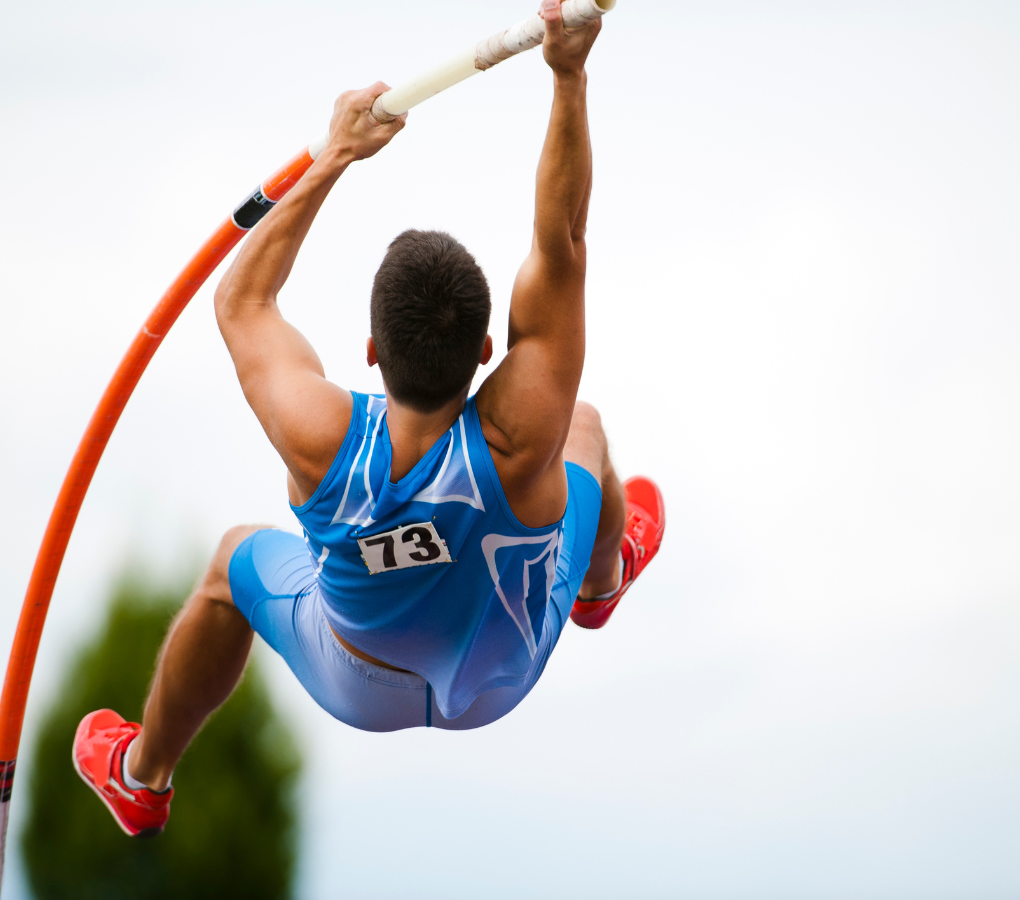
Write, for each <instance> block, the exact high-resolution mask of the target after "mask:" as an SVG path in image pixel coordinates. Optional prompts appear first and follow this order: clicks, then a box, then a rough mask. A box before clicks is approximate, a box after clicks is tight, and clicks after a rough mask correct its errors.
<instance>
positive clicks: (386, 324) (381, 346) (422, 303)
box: [372, 229, 492, 412]
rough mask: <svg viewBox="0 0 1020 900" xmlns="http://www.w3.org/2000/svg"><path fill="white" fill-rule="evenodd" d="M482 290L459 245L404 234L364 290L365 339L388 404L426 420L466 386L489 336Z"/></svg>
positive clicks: (485, 287) (427, 234)
mask: <svg viewBox="0 0 1020 900" xmlns="http://www.w3.org/2000/svg"><path fill="white" fill-rule="evenodd" d="M491 311H492V303H491V301H490V299H489V284H488V282H487V281H486V280H485V275H484V274H482V270H481V269H480V268H479V267H478V263H476V262H475V258H474V257H473V256H472V255H471V254H470V253H468V251H467V248H465V247H464V245H463V244H461V243H460V241H458V240H455V239H454V238H452V237H451V236H450V235H448V234H446V232H443V231H415V230H413V229H412V230H409V231H405V232H404V233H403V234H401V235H399V236H398V237H397V238H396V239H395V240H394V241H393V243H392V244H390V246H389V249H388V250H387V251H386V256H385V257H384V258H383V261H382V265H380V266H379V271H378V272H376V273H375V282H374V284H373V285H372V339H373V341H375V352H376V357H377V358H378V360H379V368H380V369H381V370H382V376H383V380H384V381H385V382H386V387H387V389H388V390H389V392H390V394H392V395H393V397H394V399H396V400H399V401H400V402H401V403H404V404H406V405H407V406H410V407H411V408H413V409H416V410H418V411H419V412H433V411H435V410H437V409H439V407H441V406H442V405H443V404H444V403H447V402H448V401H450V400H452V399H453V398H454V397H456V396H457V395H458V394H459V393H460V392H461V391H463V390H464V388H465V387H466V386H467V385H469V384H470V383H471V379H472V378H473V377H474V374H475V369H477V368H478V361H479V358H480V357H481V355H482V347H483V346H484V344H485V335H486V332H487V331H488V328H489V313H490V312H491Z"/></svg>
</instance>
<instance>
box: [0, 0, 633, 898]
mask: <svg viewBox="0 0 1020 900" xmlns="http://www.w3.org/2000/svg"><path fill="white" fill-rule="evenodd" d="M615 5H616V0H566V2H564V4H563V7H562V9H563V21H564V23H565V24H566V25H567V26H568V27H577V26H579V25H582V24H584V23H585V22H588V21H590V20H592V19H594V18H597V17H598V16H601V15H603V14H604V13H606V12H608V11H609V10H611V9H612V8H613V7H614V6H615ZM544 34H545V22H544V21H543V20H542V19H541V17H540V16H537V15H536V16H532V17H531V18H529V19H525V20H524V21H523V22H520V23H518V24H517V25H515V26H513V27H512V28H508V29H506V30H505V31H501V32H500V33H499V34H496V35H493V36H492V37H490V38H488V39H487V40H484V41H481V42H479V43H478V44H477V45H476V46H475V47H473V48H471V50H470V51H467V52H465V53H462V54H460V55H459V56H457V57H454V58H453V59H452V60H450V61H449V62H447V63H445V64H444V65H442V66H440V67H439V68H438V69H433V70H432V71H430V72H428V73H426V74H425V75H423V76H421V77H419V78H416V79H413V80H412V81H409V82H407V83H406V84H403V85H400V86H399V87H397V88H394V89H393V90H390V91H387V92H386V93H384V94H382V95H381V96H380V97H379V99H378V100H377V101H376V104H375V106H374V107H373V109H372V113H373V115H375V117H376V118H377V119H379V120H380V121H389V120H391V119H393V118H394V117H395V116H398V115H402V114H403V113H405V112H407V110H409V109H410V108H411V107H413V106H417V105H418V104H419V103H421V102H423V101H424V100H427V99H428V98H429V97H433V96H435V95H436V94H438V93H439V92H440V91H444V90H446V88H448V87H452V86H453V85H455V84H457V83H458V82H460V81H463V80H464V79H465V78H468V77H470V76H471V75H474V74H476V73H477V72H482V71H485V70H486V69H488V68H491V67H492V66H494V65H496V64H497V63H499V62H502V61H503V60H504V59H509V58H510V57H511V56H514V55H516V54H518V53H521V52H522V51H524V50H528V49H530V48H531V47H535V46H537V45H538V44H540V43H542V38H543V36H544ZM327 137H328V136H327ZM327 137H323V138H320V139H319V140H318V141H315V142H313V143H312V144H311V145H310V146H309V147H308V148H307V149H306V150H303V151H302V152H301V153H299V154H298V155H297V156H295V157H294V158H293V159H292V160H290V162H288V163H287V164H286V165H285V166H283V167H282V168H281V169H279V170H277V171H276V172H274V173H273V174H272V175H271V176H270V177H269V178H267V179H266V180H265V181H264V182H262V184H261V185H259V187H257V188H256V189H255V190H254V191H252V192H251V193H250V194H249V195H248V196H247V197H246V198H245V199H244V201H242V202H241V203H240V204H239V205H238V207H237V208H236V209H235V210H234V212H233V213H232V214H231V216H230V217H229V218H228V219H226V220H225V221H224V222H223V223H222V224H221V225H220V226H219V228H217V229H216V231H214V232H213V234H212V235H211V236H210V237H209V239H208V240H206V242H205V243H204V244H203V245H202V247H201V248H200V249H199V251H198V253H196V254H195V256H194V257H193V258H192V259H191V261H190V262H189V263H188V264H187V265H186V266H185V267H184V269H183V271H182V272H181V273H180V275H178V276H177V278H176V280H175V281H174V282H173V284H171V285H170V287H169V288H168V289H167V291H166V293H165V294H163V296H162V298H160V301H159V303H158V304H156V308H155V309H153V311H152V312H151V313H150V314H149V317H148V318H147V319H146V320H145V324H144V325H143V326H142V328H141V330H140V331H139V332H138V334H137V335H136V336H135V339H134V340H133V341H132V342H131V346H130V347H129V348H128V351H127V353H126V354H124V358H123V359H122V360H121V361H120V365H119V366H118V367H117V371H116V372H115V373H114V375H113V378H112V379H111V380H110V383H109V385H107V388H106V390H105V391H104V392H103V396H102V398H101V399H100V401H99V405H98V406H97V407H96V411H95V412H94V413H93V414H92V418H91V420H90V421H89V424H88V427H87V428H86V429H85V434H84V436H83V437H82V439H81V442H80V443H79V444H78V449H77V450H76V451H75V454H74V458H73V459H72V460H71V465H70V468H69V469H68V471H67V475H65V476H64V482H63V484H62V485H61V488H60V493H59V494H58V496H57V502H56V504H55V505H54V507H53V512H52V513H51V514H50V520H49V523H48V524H47V526H46V533H45V534H44V535H43V541H42V545H41V546H40V548H39V553H38V555H37V556H36V560H35V566H34V567H33V569H32V576H31V578H30V579H29V582H28V590H27V591H26V593H25V601H24V603H23V604H22V607H21V615H20V617H19V619H18V627H17V630H16V631H15V634H14V643H13V645H12V647H11V655H10V658H9V660H8V662H7V675H6V678H5V679H4V687H3V696H2V697H0V879H2V878H3V868H4V850H5V848H6V844H7V821H8V816H9V813H10V801H11V788H12V786H13V784H14V769H15V763H16V761H17V755H18V746H19V744H20V743H21V727H22V724H23V723H24V718H25V705H26V703H27V701H28V688H29V685H30V683H31V680H32V670H33V669H34V667H35V658H36V653H37V652H38V650H39V641H40V639H41V637H42V630H43V625H44V624H45V622H46V612H47V610H48V609H49V605H50V599H51V598H52V596H53V588H54V586H55V585H56V582H57V575H58V574H59V572H60V566H61V564H62V563H63V561H64V553H65V552H66V550H67V545H68V542H69V541H70V539H71V532H72V530H73V529H74V524H75V522H76V521H77V519H78V513H79V511H80V510H81V505H82V503H83V502H84V500H85V494H86V492H87V491H88V489H89V485H90V484H91V482H92V476H93V475H94V474H95V472H96V468H97V467H98V465H99V460H100V459H101V458H102V455H103V451H104V450H105V449H106V445H107V443H108V442H109V440H110V436H111V435H112V434H113V429H114V427H115V426H116V425H117V421H118V420H119V419H120V415H121V413H122V412H123V411H124V407H125V406H126V405H127V402H128V400H129V399H130V397H131V394H132V392H133V391H134V389H135V387H136V386H137V384H138V381H139V379H140V378H141V377H142V373H143V372H144V371H145V368H146V366H148V364H149V361H150V360H151V359H152V357H153V355H154V354H155V353H156V350H157V349H159V345H160V344H161V343H162V341H163V338H164V337H166V335H167V333H168V332H169V331H170V328H171V327H172V326H173V324H174V322H176V321H177V318H178V317H179V316H180V314H181V313H182V312H183V311H184V307H185V306H187V305H188V303H189V302H190V301H191V298H192V297H194V296H195V294H196V293H197V292H198V289H199V288H200V287H202V285H203V284H205V282H206V279H208V278H209V276H210V275H211V274H212V273H213V271H214V270H215V269H216V267H217V266H218V265H219V264H220V263H221V262H222V261H223V259H224V257H226V255H227V254H228V253H229V252H230V251H231V250H232V249H233V248H234V247H235V246H236V245H237V243H238V242H239V241H240V240H241V238H242V237H244V235H245V233H246V232H248V231H249V230H250V229H252V228H254V227H255V225H256V224H258V222H259V220H260V219H261V218H262V217H263V216H264V215H265V214H266V213H267V212H268V211H269V210H270V209H272V207H273V206H274V205H275V204H276V202H277V201H279V200H280V199H282V198H283V196H284V195H285V194H286V193H287V191H289V190H290V189H291V188H292V187H293V186H294V185H295V184H297V182H298V180H299V179H300V178H301V176H302V175H304V173H305V172H307V171H308V169H309V167H310V166H311V165H312V162H313V161H314V159H315V157H317V156H318V155H319V153H320V152H322V150H323V148H324V147H325V146H326V140H327ZM0 884H2V881H0Z"/></svg>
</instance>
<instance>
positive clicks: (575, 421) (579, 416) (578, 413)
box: [570, 400, 603, 434]
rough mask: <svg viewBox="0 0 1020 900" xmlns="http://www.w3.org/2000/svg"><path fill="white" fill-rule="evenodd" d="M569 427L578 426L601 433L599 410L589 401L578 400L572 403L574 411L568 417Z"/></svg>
mask: <svg viewBox="0 0 1020 900" xmlns="http://www.w3.org/2000/svg"><path fill="white" fill-rule="evenodd" d="M570 427H571V429H574V428H579V429H583V430H584V431H589V432H592V433H597V434H602V433H603V431H602V416H601V415H599V411H598V410H597V409H596V408H595V407H594V406H592V405H591V404H590V403H587V402H585V401H584V400H578V401H577V402H576V403H575V404H574V413H573V415H572V416H571V418H570Z"/></svg>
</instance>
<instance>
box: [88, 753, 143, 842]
mask: <svg viewBox="0 0 1020 900" xmlns="http://www.w3.org/2000/svg"><path fill="white" fill-rule="evenodd" d="M71 765H73V766H74V771H75V772H77V773H78V777H79V778H80V779H81V780H82V781H84V782H85V784H86V785H88V788H89V790H91V791H92V793H93V794H95V795H96V796H97V797H98V798H99V799H100V800H102V801H103V806H105V807H106V808H107V809H108V810H109V811H110V815H111V816H113V821H114V822H116V823H117V827H118V828H119V829H120V830H121V831H123V832H124V834H126V835H127V836H128V837H138V838H152V837H155V836H156V835H157V834H162V833H163V829H162V828H143V829H142V830H141V831H128V830H127V828H125V827H124V823H123V822H121V820H120V816H118V815H117V811H116V810H115V809H114V808H113V805H112V804H111V803H110V801H109V799H108V798H107V796H106V794H104V793H103V792H102V791H101V790H99V788H98V787H96V785H95V783H94V782H93V781H92V779H91V778H89V777H88V776H87V775H86V774H85V773H84V772H82V770H81V766H79V765H78V757H77V756H75V753H74V747H73V746H72V747H71Z"/></svg>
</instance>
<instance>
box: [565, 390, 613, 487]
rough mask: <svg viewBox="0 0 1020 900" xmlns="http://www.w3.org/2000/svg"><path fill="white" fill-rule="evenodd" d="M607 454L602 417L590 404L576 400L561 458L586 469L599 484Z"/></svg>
mask: <svg viewBox="0 0 1020 900" xmlns="http://www.w3.org/2000/svg"><path fill="white" fill-rule="evenodd" d="M608 454H609V442H608V441H607V440H606V433H605V431H604V430H603V428H602V416H600V415H599V411H598V410H597V409H596V408H595V407H594V406H592V405H591V404H590V403H585V402H584V401H583V400H578V401H577V403H575V404H574V414H573V416H572V417H571V419H570V433H569V434H568V435H567V443H566V446H565V447H564V448H563V458H564V459H566V460H568V461H569V462H574V463H577V464H578V465H580V466H582V467H583V468H585V469H587V470H588V471H589V472H590V473H591V474H592V475H593V476H594V477H595V479H596V480H597V481H599V482H600V483H601V481H602V475H603V470H604V469H605V466H606V462H607V460H608Z"/></svg>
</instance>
